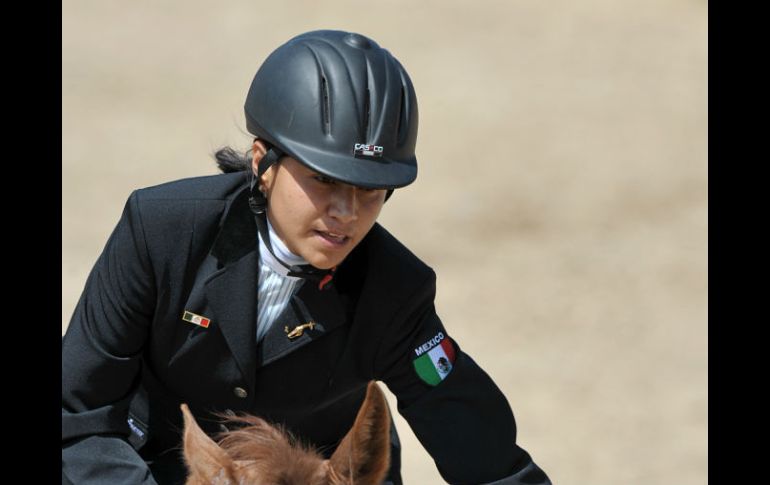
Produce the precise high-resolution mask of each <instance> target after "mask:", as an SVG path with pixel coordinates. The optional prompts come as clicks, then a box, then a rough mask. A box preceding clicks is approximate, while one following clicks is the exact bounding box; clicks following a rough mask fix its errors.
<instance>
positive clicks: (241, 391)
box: [233, 387, 249, 399]
mask: <svg viewBox="0 0 770 485" xmlns="http://www.w3.org/2000/svg"><path fill="white" fill-rule="evenodd" d="M233 393H234V394H235V395H236V396H238V397H240V398H241V399H244V398H245V397H246V396H248V395H249V393H248V392H246V389H244V388H242V387H236V388H235V389H233Z"/></svg>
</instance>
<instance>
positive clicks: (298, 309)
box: [257, 280, 346, 366]
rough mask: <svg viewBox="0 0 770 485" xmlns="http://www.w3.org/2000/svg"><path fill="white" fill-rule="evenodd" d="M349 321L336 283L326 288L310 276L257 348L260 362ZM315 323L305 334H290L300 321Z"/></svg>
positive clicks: (280, 354)
mask: <svg viewBox="0 0 770 485" xmlns="http://www.w3.org/2000/svg"><path fill="white" fill-rule="evenodd" d="M345 321H346V313H345V305H344V303H343V301H342V299H341V297H340V294H339V293H338V292H337V289H336V288H335V286H334V285H333V284H330V285H327V286H325V287H324V289H323V290H320V289H319V288H318V282H316V281H312V280H307V281H305V282H304V283H303V285H302V286H301V287H300V289H299V291H298V292H297V294H296V295H294V296H293V297H292V298H291V300H290V301H289V304H288V305H286V308H284V310H283V311H282V312H281V313H280V314H279V315H278V317H277V318H276V320H275V322H274V323H273V325H272V326H271V327H270V329H269V330H268V331H267V333H266V334H265V337H264V338H263V339H262V341H261V342H260V343H259V345H258V348H257V365H258V366H265V365H268V364H270V363H271V362H274V361H276V360H278V359H280V358H282V357H285V356H287V355H289V354H290V353H292V352H295V351H296V350H299V349H301V348H302V347H304V346H305V345H307V344H309V343H310V342H313V341H315V340H317V339H319V338H321V337H323V336H324V335H326V334H328V333H329V332H331V331H332V330H334V329H335V328H337V327H339V326H341V325H343V324H344V323H345ZM311 322H312V323H313V328H312V329H311V328H307V327H306V328H305V329H303V331H302V335H300V336H298V337H295V338H289V336H288V334H289V333H290V332H291V331H292V330H294V329H295V328H297V327H298V326H300V325H306V324H308V323H311Z"/></svg>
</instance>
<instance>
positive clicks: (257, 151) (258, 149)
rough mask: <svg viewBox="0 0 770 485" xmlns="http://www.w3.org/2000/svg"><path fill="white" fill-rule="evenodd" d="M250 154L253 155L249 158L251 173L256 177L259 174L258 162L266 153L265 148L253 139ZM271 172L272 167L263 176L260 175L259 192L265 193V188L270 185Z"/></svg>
mask: <svg viewBox="0 0 770 485" xmlns="http://www.w3.org/2000/svg"><path fill="white" fill-rule="evenodd" d="M251 152H252V154H253V156H252V158H251V171H252V172H253V173H254V176H256V175H257V174H258V173H259V161H260V160H262V158H263V157H264V156H265V154H266V153H267V146H266V145H265V143H264V142H263V141H262V140H260V139H259V138H255V139H254V144H253V145H252V146H251ZM272 172H273V167H270V168H268V169H267V171H266V172H265V173H264V174H262V179H261V180H260V181H259V187H258V188H259V191H260V192H262V193H266V191H267V187H269V186H270V184H271V181H270V180H271V178H272Z"/></svg>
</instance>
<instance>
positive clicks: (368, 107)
mask: <svg viewBox="0 0 770 485" xmlns="http://www.w3.org/2000/svg"><path fill="white" fill-rule="evenodd" d="M364 109H365V110H366V112H365V113H364V130H363V134H364V136H366V139H367V140H370V139H371V138H372V136H371V133H369V129H370V128H371V97H370V94H369V89H367V90H366V98H365V99H364Z"/></svg>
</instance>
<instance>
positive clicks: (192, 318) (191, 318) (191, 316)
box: [182, 310, 211, 328]
mask: <svg viewBox="0 0 770 485" xmlns="http://www.w3.org/2000/svg"><path fill="white" fill-rule="evenodd" d="M182 320H184V321H185V322H190V323H194V324H195V325H200V326H201V327H203V328H208V327H209V323H211V320H209V319H208V318H206V317H202V316H200V315H196V314H195V313H193V312H189V311H187V310H185V312H184V314H183V315H182Z"/></svg>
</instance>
